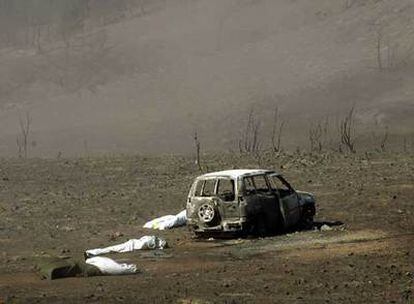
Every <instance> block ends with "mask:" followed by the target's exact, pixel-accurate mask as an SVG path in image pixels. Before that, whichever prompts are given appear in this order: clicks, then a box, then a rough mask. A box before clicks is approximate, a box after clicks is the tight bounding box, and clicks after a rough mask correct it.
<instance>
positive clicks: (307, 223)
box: [299, 216, 313, 230]
mask: <svg viewBox="0 0 414 304" xmlns="http://www.w3.org/2000/svg"><path fill="white" fill-rule="evenodd" d="M312 228H313V216H306V217H304V218H302V219H301V220H300V222H299V229H301V230H309V229H312Z"/></svg>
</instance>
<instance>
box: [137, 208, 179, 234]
mask: <svg viewBox="0 0 414 304" xmlns="http://www.w3.org/2000/svg"><path fill="white" fill-rule="evenodd" d="M186 223H187V213H186V210H183V211H181V212H180V213H178V214H176V215H165V216H162V217H159V218H156V219H153V220H151V221H149V222H147V223H145V225H144V228H149V229H158V230H165V229H171V228H175V227H179V226H184V225H185V224H186Z"/></svg>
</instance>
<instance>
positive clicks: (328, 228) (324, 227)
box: [321, 224, 332, 231]
mask: <svg viewBox="0 0 414 304" xmlns="http://www.w3.org/2000/svg"><path fill="white" fill-rule="evenodd" d="M331 230H332V228H331V227H330V226H328V225H326V224H323V225H322V227H321V231H331Z"/></svg>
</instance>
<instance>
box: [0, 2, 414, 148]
mask: <svg viewBox="0 0 414 304" xmlns="http://www.w3.org/2000/svg"><path fill="white" fill-rule="evenodd" d="M413 15H414V3H413V2H412V1H411V0H388V1H380V0H375V1H374V0H372V1H370V0H366V1H363V0H313V1H308V0H296V1H291V0H281V1H273V0H169V1H166V0H151V1H150V0H106V1H98V0H90V1H84V0H70V1H69V0H60V1H56V0H55V1H50V0H49V1H48V0H25V1H23V0H0V29H1V30H0V128H1V129H0V130H1V131H0V155H17V150H18V148H17V145H16V138H17V137H18V136H21V134H20V133H21V132H20V130H19V117H21V118H22V119H24V118H25V115H26V113H29V115H30V117H31V133H30V135H29V142H30V147H29V148H30V151H29V153H30V155H36V156H54V155H56V154H57V153H59V152H61V153H63V154H64V155H84V154H86V153H98V152H105V153H107V152H109V153H112V152H127V153H170V152H189V151H192V150H193V138H192V137H193V133H194V131H197V132H198V134H199V138H200V140H201V142H202V146H203V148H204V149H206V150H228V149H232V150H237V141H238V139H239V138H240V137H241V134H240V133H241V132H240V131H239V130H240V129H241V128H243V129H244V128H245V125H246V120H247V116H248V113H249V111H250V109H251V108H252V107H253V108H254V115H255V117H256V119H258V120H260V121H261V124H260V126H259V128H260V132H259V136H260V141H261V144H262V146H263V147H266V146H268V145H269V141H270V139H269V138H270V133H271V129H272V117H273V110H274V108H275V106H278V108H279V114H280V115H281V117H283V119H284V120H285V129H284V130H285V131H284V133H283V137H282V143H283V145H284V147H286V148H295V147H297V146H301V147H307V146H308V142H307V135H308V129H309V126H310V125H311V124H312V123H316V122H318V121H322V120H326V119H328V120H329V122H330V136H331V141H333V142H335V140H336V139H337V136H336V130H337V123H338V120H340V119H341V117H342V116H343V115H345V113H346V111H348V110H349V109H350V107H351V106H352V105H355V107H356V122H357V131H358V133H359V134H360V141H361V143H360V144H361V145H362V144H363V143H364V142H366V141H367V140H372V138H375V136H374V135H375V134H376V133H375V132H379V133H380V132H383V131H382V130H386V129H387V128H388V130H389V132H390V134H391V135H393V136H391V138H392V139H393V140H394V141H393V142H394V144H395V145H397V144H399V145H401V142H402V140H403V139H404V140H405V139H407V140H408V142H411V144H412V141H413V134H414V119H413V118H414V65H413V63H414V19H413V18H412V16H413ZM379 133H378V134H379ZM373 134H374V135H373ZM378 136H379V135H378Z"/></svg>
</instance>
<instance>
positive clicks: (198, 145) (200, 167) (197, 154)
mask: <svg viewBox="0 0 414 304" xmlns="http://www.w3.org/2000/svg"><path fill="white" fill-rule="evenodd" d="M194 145H195V151H196V160H195V163H196V165H197V166H198V169H199V170H200V171H201V172H203V168H202V166H201V160H200V148H201V144H200V140H199V139H198V134H197V131H195V132H194Z"/></svg>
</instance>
